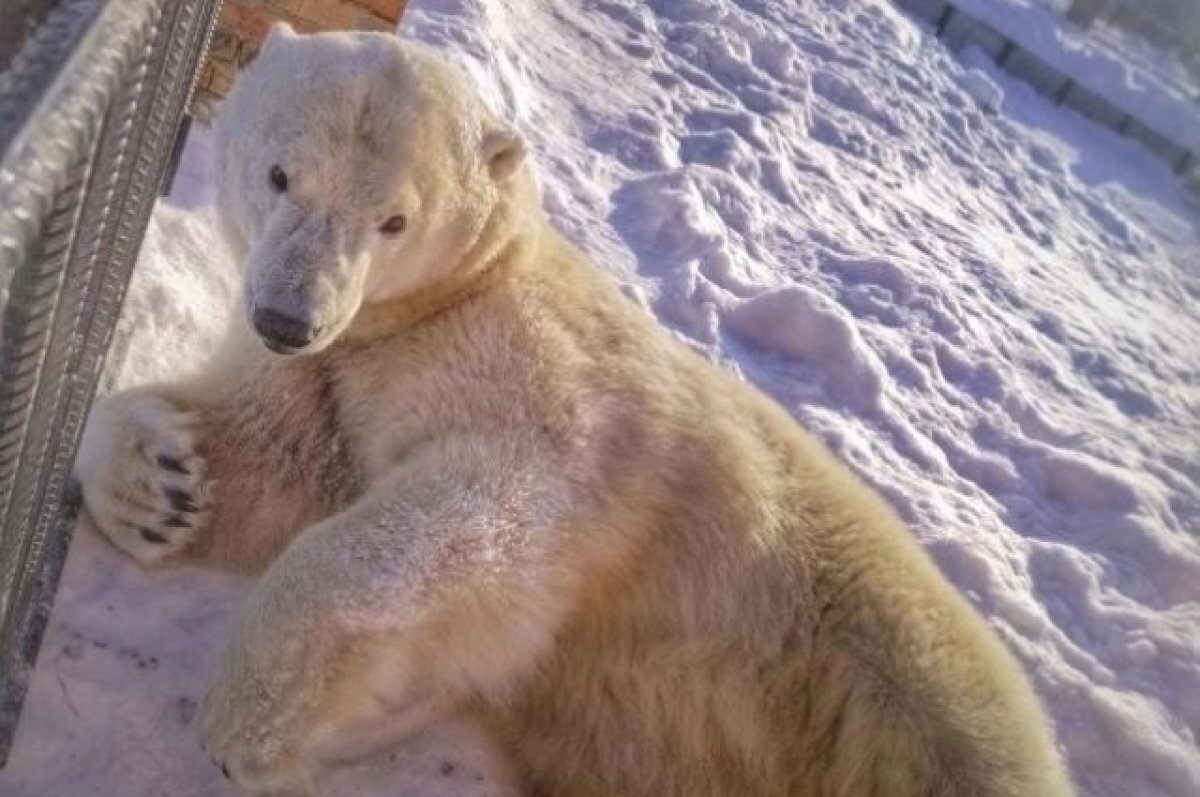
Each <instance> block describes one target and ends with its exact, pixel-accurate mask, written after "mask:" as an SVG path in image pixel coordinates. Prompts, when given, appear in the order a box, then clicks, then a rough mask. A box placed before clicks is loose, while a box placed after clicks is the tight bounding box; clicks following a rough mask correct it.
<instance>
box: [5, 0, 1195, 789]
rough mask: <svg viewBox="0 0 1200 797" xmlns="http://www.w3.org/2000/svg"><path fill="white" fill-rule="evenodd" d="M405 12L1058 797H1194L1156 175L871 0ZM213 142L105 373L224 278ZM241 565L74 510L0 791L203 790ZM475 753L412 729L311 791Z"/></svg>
mask: <svg viewBox="0 0 1200 797" xmlns="http://www.w3.org/2000/svg"><path fill="white" fill-rule="evenodd" d="M405 27H406V31H407V34H408V35H410V36H414V37H417V38H419V39H422V40H424V41H426V42H429V43H430V44H432V45H433V46H435V47H437V48H439V49H441V50H443V51H445V52H446V53H447V54H449V55H450V56H451V57H453V58H455V59H456V60H458V61H460V62H461V63H463V64H464V65H465V67H466V68H467V70H468V71H469V73H470V74H471V75H472V76H473V78H474V79H475V81H476V82H477V83H478V85H479V86H480V87H481V90H482V91H483V92H484V94H485V96H486V97H488V99H489V100H490V101H491V102H493V103H494V104H495V106H496V107H497V108H498V109H499V110H500V111H502V112H503V113H504V114H505V115H506V116H507V117H508V118H510V119H513V120H514V121H515V122H516V124H517V125H518V126H519V127H520V128H521V129H522V130H523V131H524V132H525V133H526V134H527V135H528V137H529V138H530V140H531V141H532V144H533V149H534V151H535V152H536V153H537V160H538V166H539V172H540V177H541V183H542V191H543V196H544V200H545V204H546V206H547V208H548V210H549V211H550V213H551V215H552V217H553V219H554V221H555V223H556V224H558V225H559V226H560V227H561V228H562V229H563V230H564V231H565V232H566V233H567V234H568V235H569V236H570V237H572V238H573V239H574V240H576V241H577V242H578V243H579V244H580V245H581V246H582V247H583V248H584V249H586V250H587V251H588V252H589V253H590V254H591V255H592V257H593V259H594V260H595V262H596V263H597V264H598V265H599V266H600V267H601V268H603V269H605V270H607V271H608V272H609V273H611V274H612V276H613V277H614V278H615V279H617V280H619V281H620V282H622V283H623V284H624V285H625V286H626V291H627V293H628V295H629V296H630V297H631V298H633V299H634V300H636V301H639V302H641V303H642V304H643V305H644V306H645V307H646V308H647V310H648V311H650V312H653V313H654V314H655V315H656V316H657V317H658V318H659V319H661V321H662V322H663V323H664V324H665V325H667V326H668V327H669V328H671V329H673V330H675V331H676V332H677V333H678V335H679V336H680V337H681V338H683V339H684V340H686V341H687V342H688V343H690V344H691V345H693V346H694V347H696V348H697V349H698V350H700V351H701V352H703V353H704V354H706V355H707V356H709V357H711V358H712V359H713V360H715V361H717V362H720V363H721V364H723V365H724V366H725V367H728V368H730V369H733V370H734V371H736V372H738V373H739V374H740V375H741V376H742V377H744V378H745V379H747V380H749V381H751V382H753V383H754V384H756V385H758V386H760V387H761V388H762V389H763V390H765V391H767V392H768V393H770V394H771V395H773V396H774V397H775V398H776V399H778V400H779V401H780V402H781V403H782V404H783V405H784V406H786V407H787V408H788V409H789V410H790V411H791V412H792V413H793V414H794V415H795V416H796V418H797V419H798V420H799V421H800V422H801V423H802V424H804V425H805V426H806V427H807V428H809V429H810V430H812V431H813V432H814V433H816V434H817V435H819V436H820V437H821V438H822V439H823V440H824V441H825V442H826V443H827V444H828V445H829V446H830V447H831V448H832V449H833V450H834V451H836V452H837V453H838V454H839V455H840V456H841V457H843V458H844V459H845V460H846V461H847V462H849V463H850V464H851V465H852V466H853V467H854V468H855V469H856V470H857V471H858V472H859V473H861V474H862V475H863V476H864V477H865V478H866V479H867V480H868V481H869V482H871V483H872V484H873V485H875V486H876V487H877V488H878V489H879V490H880V491H882V492H883V493H884V494H885V495H886V496H887V497H888V498H889V499H890V500H891V501H892V503H893V504H894V505H895V506H896V508H897V510H898V511H899V512H900V513H901V514H902V515H903V516H904V518H905V519H906V520H907V521H908V522H909V524H910V525H911V528H912V530H913V532H914V533H915V534H916V535H917V536H918V537H919V539H920V540H921V541H922V543H923V544H924V546H925V548H926V550H928V552H929V553H930V554H931V555H932V556H933V558H934V559H935V560H936V561H937V563H938V564H939V565H940V566H941V568H942V569H943V571H944V572H945V573H946V574H947V575H948V576H949V577H950V579H951V580H952V581H953V582H954V583H955V584H956V585H957V586H958V588H959V589H961V590H962V592H963V593H964V594H965V595H967V596H968V598H969V599H970V600H971V602H972V603H973V604H974V605H975V606H977V607H978V608H979V610H980V611H981V612H983V614H984V615H985V616H986V617H987V618H988V619H989V621H990V623H991V625H992V627H993V628H995V630H996V631H997V632H998V633H999V634H1000V635H1001V636H1002V637H1003V639H1004V640H1005V641H1006V642H1007V643H1008V645H1009V646H1010V647H1011V649H1012V650H1013V651H1014V652H1015V654H1016V655H1017V656H1018V657H1019V659H1020V660H1021V662H1022V663H1023V664H1024V665H1025V666H1026V667H1027V668H1028V671H1029V673H1030V676H1031V678H1032V680H1033V683H1034V684H1035V686H1036V688H1037V690H1038V692H1039V693H1040V695H1041V696H1042V698H1043V699H1044V700H1045V703H1046V706H1047V708H1048V711H1049V713H1050V715H1051V718H1052V720H1053V722H1054V725H1055V728H1056V731H1057V734H1058V738H1059V741H1060V745H1061V748H1062V753H1063V755H1064V756H1065V758H1066V760H1067V761H1068V762H1069V764H1070V767H1071V771H1072V774H1073V776H1074V778H1075V779H1076V781H1077V784H1078V786H1079V790H1080V793H1081V794H1082V795H1088V796H1089V797H1191V796H1192V795H1196V794H1200V753H1198V752H1197V735H1198V734H1200V544H1198V542H1197V538H1198V537H1200V318H1198V317H1197V313H1196V312H1195V309H1194V308H1195V307H1196V302H1197V300H1200V273H1198V268H1200V208H1197V206H1196V205H1195V204H1194V203H1193V204H1189V200H1188V199H1187V197H1186V196H1185V195H1184V194H1183V192H1182V189H1181V188H1180V187H1179V185H1178V184H1177V183H1176V181H1175V180H1174V179H1173V177H1172V175H1170V174H1169V172H1168V170H1167V167H1166V166H1164V165H1163V164H1162V163H1160V162H1159V161H1157V160H1156V159H1155V158H1154V157H1153V156H1151V155H1150V154H1149V153H1147V152H1145V151H1143V150H1142V149H1141V148H1139V147H1137V146H1136V145H1134V144H1132V143H1130V142H1128V141H1124V140H1122V139H1120V138H1118V137H1116V136H1114V135H1112V134H1110V133H1107V132H1105V131H1103V130H1101V129H1099V128H1097V127H1095V126H1093V125H1091V124H1089V123H1087V122H1086V121H1084V120H1082V119H1081V118H1079V117H1076V116H1073V115H1072V114H1071V113H1070V112H1068V111H1064V110H1062V109H1059V108H1055V107H1053V106H1052V105H1050V104H1048V103H1046V102H1045V101H1044V100H1042V99H1041V98H1039V97H1037V96H1036V95H1034V94H1033V93H1032V92H1031V91H1030V90H1029V89H1028V87H1026V86H1024V85H1022V84H1019V83H1014V82H1012V81H1010V80H1009V79H1008V78H1006V77H1005V76H1004V75H1002V74H999V73H996V72H995V71H994V70H989V66H988V64H986V63H977V64H963V63H961V62H959V61H958V60H956V59H955V58H954V57H953V56H952V55H951V54H950V53H948V52H947V51H946V50H945V49H944V48H943V47H942V45H941V44H939V43H938V42H937V41H936V40H935V39H934V38H933V37H932V36H931V35H930V34H929V33H928V32H927V31H926V30H924V29H923V28H922V27H921V26H920V25H918V24H916V23H915V22H913V21H912V20H910V19H908V18H907V17H905V16H903V15H902V14H901V13H900V12H898V11H897V10H896V9H895V8H894V7H893V6H892V5H890V4H889V3H888V2H886V0H827V2H823V3H794V2H789V1H788V0H736V1H735V0H649V2H641V1H640V0H621V1H618V0H600V1H599V2H594V3H574V2H567V0H491V1H490V2H488V1H487V0H414V2H413V3H411V4H410V7H409V9H408V11H407V14H406V22H405ZM209 146H210V145H209V139H208V136H207V135H206V134H205V132H204V131H203V130H198V131H196V133H195V134H194V135H193V137H192V139H191V141H190V142H189V144H188V148H187V151H186V153H185V160H184V164H183V167H182V171H181V174H180V176H179V178H178V181H177V185H176V189H175V192H174V193H173V195H172V197H171V198H170V199H169V200H168V201H165V202H163V203H160V205H159V207H158V209H157V210H156V212H155V215H154V218H153V220H152V224H151V228H150V231H149V235H148V238H147V241H146V245H145V247H144V250H143V253H142V259H141V262H140V264H139V268H138V271H137V274H136V276H135V280H134V283H133V285H132V288H131V292H130V296H129V300H128V302H127V306H126V312H125V315H124V320H123V327H122V331H123V334H125V335H126V336H127V339H128V346H127V354H126V356H125V357H124V358H123V361H122V363H120V364H115V367H114V370H113V371H112V373H111V374H110V376H111V378H112V381H113V382H115V383H116V384H117V385H120V386H129V385H134V384H139V383H143V382H147V381H153V380H159V379H169V378H172V377H174V376H175V375H176V374H178V373H179V372H180V371H181V370H186V369H188V368H191V367H193V366H194V364H195V363H196V361H197V360H199V359H201V358H202V357H203V354H204V352H205V350H206V349H208V348H209V347H210V346H211V345H212V342H213V340H214V338H215V337H216V334H217V331H218V330H219V328H220V326H221V324H222V323H223V318H224V317H225V314H226V313H227V312H229V311H230V310H231V308H233V306H234V303H235V301H236V297H237V296H238V291H237V287H236V279H237V277H236V273H235V268H234V267H233V265H232V264H231V263H230V262H229V256H228V254H227V253H226V251H225V250H224V248H223V247H222V245H221V243H220V241H219V239H218V238H217V237H216V232H215V228H214V224H213V218H212V217H213V209H212V207H211V199H212V197H211V186H210V185H209V184H208V176H207V175H208V173H207V165H208V162H209V157H210V153H209ZM82 525H84V526H86V523H84V524H82ZM244 588H245V584H244V583H243V582H240V581H237V580H235V579H232V578H230V577H226V576H221V575H216V574H211V573H204V572H199V571H191V570H174V571H163V572H155V573H147V572H143V571H140V570H139V569H138V568H137V567H136V566H134V565H132V564H131V563H129V562H128V561H126V560H125V559H123V558H122V557H121V556H119V555H118V554H117V553H115V552H114V551H113V550H112V549H111V548H109V547H108V546H107V545H106V544H105V543H104V542H102V541H101V540H100V539H99V538H98V537H97V536H96V535H95V533H94V532H93V531H92V530H91V529H89V528H81V529H80V531H79V533H78V534H77V535H76V539H75V542H74V545H73V549H72V552H71V556H70V559H69V561H68V563H67V568H66V572H65V575H64V578H63V582H62V588H61V591H60V593H59V595H58V600H57V603H56V607H55V612H54V616H53V618H52V623H51V626H50V629H49V632H48V634H47V636H46V642H45V645H44V647H43V650H42V654H41V657H40V659H39V662H38V667H37V670H36V672H35V675H34V679H33V683H32V687H31V690H30V695H29V701H28V703H27V706H26V713H25V716H24V719H23V723H22V726H21V727H20V730H19V732H18V735H17V739H16V745H15V748H14V750H13V754H12V758H11V761H10V763H9V767H8V768H7V769H6V770H3V771H0V794H3V795H5V796H6V797H35V796H36V797H42V796H43V795H77V794H78V795H82V794H88V795H95V797H107V796H108V795H113V796H114V797H115V796H116V795H121V797H141V796H142V795H159V794H163V795H166V794H170V795H186V796H191V795H212V796H214V797H219V796H221V795H232V794H233V791H232V789H231V788H230V787H229V786H228V785H227V784H226V782H225V781H224V780H223V778H222V777H221V775H220V773H219V771H218V770H216V768H215V767H213V766H212V765H211V764H210V762H208V761H207V760H206V759H205V758H204V757H203V755H202V754H201V752H200V750H199V747H198V743H197V741H196V736H195V729H194V728H193V727H192V722H193V716H194V711H195V706H196V701H197V700H198V699H199V697H200V695H201V694H202V690H203V685H204V683H205V679H206V674H207V671H208V667H209V664H210V662H211V659H212V654H213V652H214V650H215V649H216V648H217V646H218V645H219V642H220V634H221V629H222V627H223V625H224V623H225V621H226V618H227V617H228V616H229V612H230V610H231V607H232V606H233V605H234V604H235V602H236V600H237V598H238V596H239V595H240V594H241V592H242V590H243V589H244ZM488 772H489V765H488V762H487V760H486V759H485V758H484V757H483V756H482V754H481V753H480V751H479V749H478V748H477V747H476V746H475V745H473V743H472V742H471V740H470V739H469V738H466V737H465V736H464V735H463V733H462V731H461V730H459V729H453V728H435V729H432V730H431V731H429V732H426V733H423V734H421V735H419V736H418V737H417V738H416V739H414V740H408V741H403V742H397V743H392V744H388V745H385V746H384V747H383V748H382V749H381V750H380V751H379V752H377V753H376V754H374V755H373V756H372V757H370V758H369V759H367V760H366V761H364V762H360V763H357V764H354V765H350V766H347V767H345V768H342V769H339V770H337V771H335V772H334V773H333V774H332V775H331V776H330V778H329V780H328V782H327V785H326V787H325V788H323V789H322V793H324V794H331V795H376V794H378V795H383V794H389V795H394V794H422V795H426V797H442V796H443V795H463V796H467V795H470V796H472V797H474V796H475V795H482V794H490V793H493V792H492V789H491V787H490V780H489V776H488Z"/></svg>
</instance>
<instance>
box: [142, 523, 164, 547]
mask: <svg viewBox="0 0 1200 797" xmlns="http://www.w3.org/2000/svg"><path fill="white" fill-rule="evenodd" d="M138 533H139V534H141V535H142V539H143V540H145V541H146V542H152V543H154V544H155V545H166V543H167V538H166V537H164V536H163V535H161V534H159V533H158V532H157V531H154V530H153V529H147V528H143V527H141V526H139V527H138Z"/></svg>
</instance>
